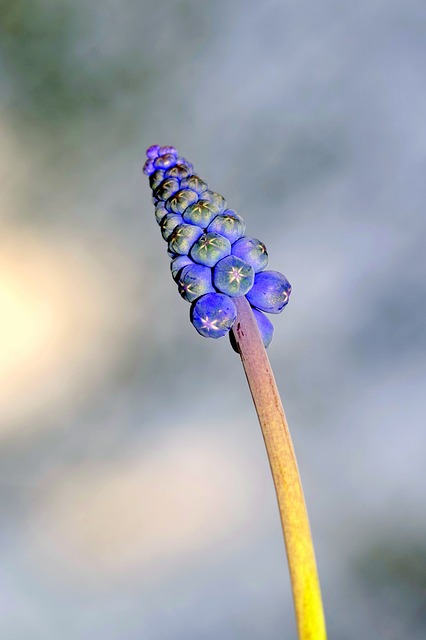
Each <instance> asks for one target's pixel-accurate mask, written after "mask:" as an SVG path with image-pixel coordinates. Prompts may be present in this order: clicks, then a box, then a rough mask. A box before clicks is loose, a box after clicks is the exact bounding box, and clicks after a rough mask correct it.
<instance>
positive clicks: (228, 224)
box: [207, 209, 246, 244]
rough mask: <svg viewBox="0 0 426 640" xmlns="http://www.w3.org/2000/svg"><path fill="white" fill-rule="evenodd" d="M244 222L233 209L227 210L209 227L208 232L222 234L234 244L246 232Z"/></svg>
mask: <svg viewBox="0 0 426 640" xmlns="http://www.w3.org/2000/svg"><path fill="white" fill-rule="evenodd" d="M245 228H246V226H245V224H244V220H243V219H242V217H241V216H239V215H238V213H236V212H235V211H234V210H233V209H226V211H224V212H223V213H221V214H220V215H217V216H216V217H215V218H214V219H213V220H212V221H211V222H210V224H209V226H208V227H207V231H214V232H215V233H220V234H221V235H222V236H225V238H228V240H229V242H230V243H231V244H232V243H233V242H236V241H237V240H238V239H239V238H241V236H242V235H243V233H244V231H245Z"/></svg>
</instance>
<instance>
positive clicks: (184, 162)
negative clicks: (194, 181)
mask: <svg viewBox="0 0 426 640" xmlns="http://www.w3.org/2000/svg"><path fill="white" fill-rule="evenodd" d="M177 162H178V164H183V165H185V166H186V167H188V170H189V175H192V173H193V171H194V167H193V165H192V164H191V162H188V160H187V159H186V158H184V157H183V156H179V157H178V159H177Z"/></svg>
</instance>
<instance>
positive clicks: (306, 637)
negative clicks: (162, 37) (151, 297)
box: [143, 145, 326, 640]
mask: <svg viewBox="0 0 426 640" xmlns="http://www.w3.org/2000/svg"><path fill="white" fill-rule="evenodd" d="M146 155H147V158H148V159H147V161H146V162H145V165H144V167H143V171H144V173H145V174H146V175H148V176H149V183H150V187H151V189H152V193H153V203H154V206H155V219H156V221H157V223H158V224H159V226H160V230H161V235H162V237H163V238H164V240H165V241H166V242H167V247H168V248H167V253H168V255H169V257H170V258H171V264H170V270H171V274H172V277H173V279H174V280H175V282H176V284H177V286H178V291H179V293H180V295H181V296H182V298H184V300H186V301H187V302H189V303H190V304H191V307H190V320H191V323H192V324H193V326H194V327H195V329H196V330H197V331H198V333H199V334H201V335H202V336H203V337H205V338H214V339H217V338H222V337H223V336H225V335H227V334H229V336H230V341H231V345H232V347H233V349H234V350H235V351H236V352H237V353H239V355H240V357H241V361H242V364H243V367H244V371H245V374H246V377H247V381H248V384H249V387H250V391H251V394H252V398H253V402H254V405H255V408H256V412H257V415H258V418H259V422H260V426H261V429H262V433H263V437H264V441H265V445H266V450H267V454H268V458H269V463H270V467H271V472H272V476H273V480H274V484H275V490H276V494H277V500H278V507H279V511H280V517H281V523H282V528H283V533H284V540H285V544H286V551H287V559H288V564H289V570H290V580H291V585H292V591H293V601H294V607H295V614H296V622H297V629H298V634H299V640H325V639H326V630H325V622H324V614H323V608H322V600H321V592H320V586H319V580H318V573H317V568H316V561H315V553H314V549H313V544H312V537H311V533H310V527H309V520H308V515H307V511H306V506H305V502H304V497H303V491H302V486H301V482H300V477H299V473H298V469H297V462H296V457H295V454H294V450H293V445H292V441H291V436H290V432H289V429H288V425H287V420H286V417H285V413H284V409H283V406H282V403H281V399H280V396H279V393H278V389H277V386H276V383H275V379H274V376H273V373H272V369H271V366H270V363H269V359H268V356H267V354H266V351H265V349H266V348H267V347H269V345H270V344H271V341H272V338H273V334H274V326H273V324H272V322H271V320H270V319H269V318H268V317H267V316H266V315H265V314H278V313H281V311H282V310H283V309H284V307H285V306H286V305H287V303H288V301H289V296H290V294H291V286H290V283H289V281H288V280H287V278H286V277H285V276H284V275H283V274H282V273H280V272H278V271H271V270H268V269H267V266H268V262H269V257H268V252H267V250H266V247H265V245H264V244H263V242H261V241H260V240H258V239H257V238H252V237H250V236H248V235H245V231H246V229H245V223H244V220H243V219H242V217H241V216H240V215H239V214H238V213H237V212H236V211H234V209H230V208H228V206H227V203H226V201H225V199H224V197H223V196H221V195H220V194H219V193H216V192H215V191H212V190H210V189H209V186H208V184H207V182H205V181H204V180H202V179H201V178H200V177H199V176H197V175H196V174H195V173H194V170H193V166H192V164H191V163H190V162H188V161H187V160H186V159H185V158H183V157H182V156H179V154H178V152H177V150H176V149H175V148H174V147H172V146H162V147H160V146H159V145H153V146H151V147H149V149H148V150H147V152H146Z"/></svg>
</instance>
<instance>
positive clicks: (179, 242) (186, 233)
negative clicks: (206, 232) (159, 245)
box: [168, 224, 203, 256]
mask: <svg viewBox="0 0 426 640" xmlns="http://www.w3.org/2000/svg"><path fill="white" fill-rule="evenodd" d="M202 234H203V230H202V229H200V227H196V226H195V225H193V224H178V226H177V227H175V228H174V229H173V233H172V234H171V236H170V237H169V239H168V240H169V250H170V251H173V252H174V253H178V254H179V255H182V256H185V255H188V253H189V251H190V249H191V247H192V245H193V244H194V242H196V241H197V240H198V238H199V237H200V236H201V235H202Z"/></svg>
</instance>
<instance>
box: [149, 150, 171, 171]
mask: <svg viewBox="0 0 426 640" xmlns="http://www.w3.org/2000/svg"><path fill="white" fill-rule="evenodd" d="M175 164H176V156H174V155H172V154H171V153H167V154H166V155H165V156H158V158H155V160H154V167H155V168H156V169H170V167H173V166H174V165H175Z"/></svg>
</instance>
